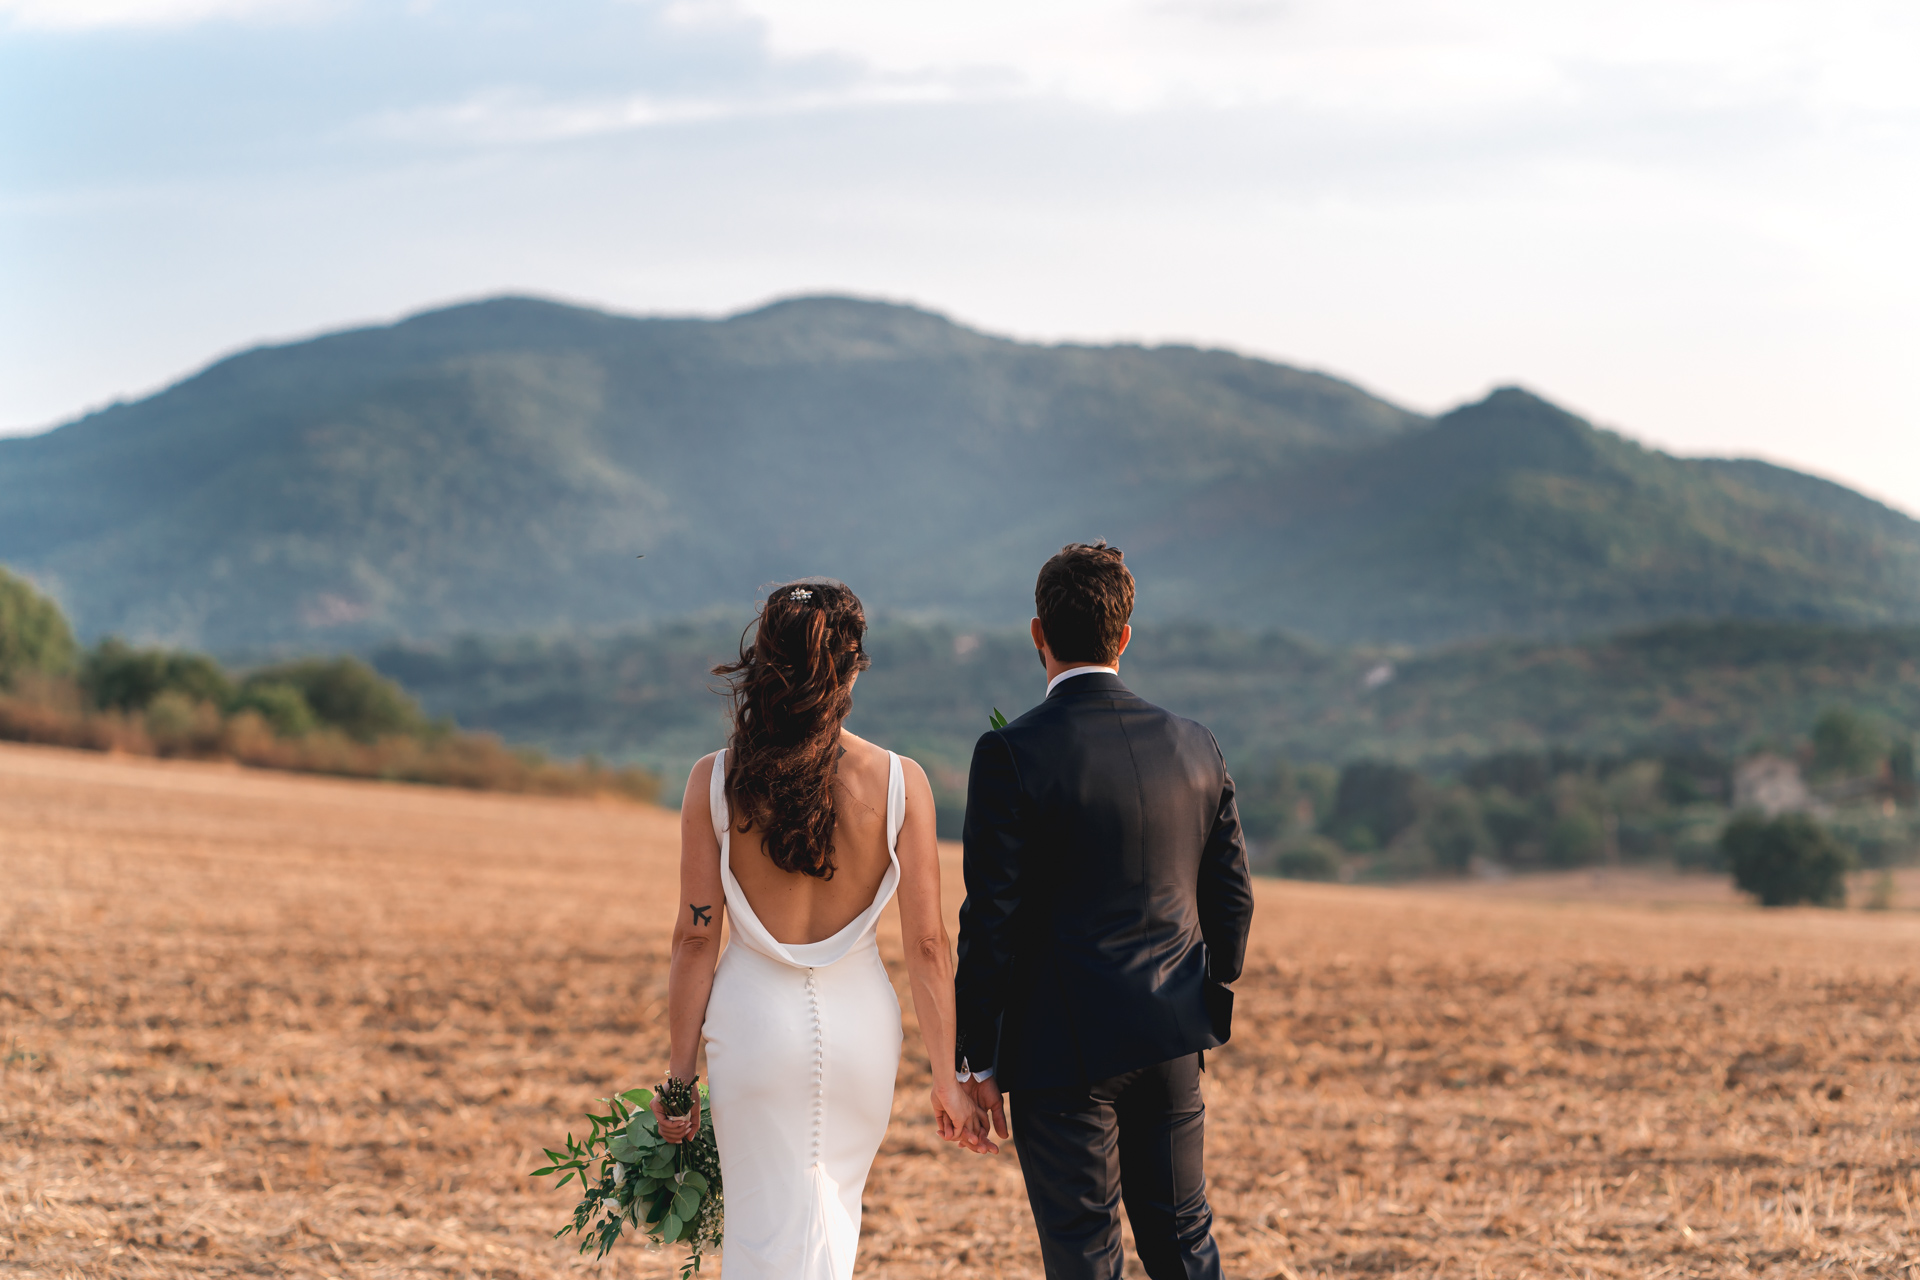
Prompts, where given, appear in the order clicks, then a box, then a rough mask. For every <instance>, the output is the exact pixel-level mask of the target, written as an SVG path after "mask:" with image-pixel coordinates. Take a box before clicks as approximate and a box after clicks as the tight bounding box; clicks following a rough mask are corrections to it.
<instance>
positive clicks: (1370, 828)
mask: <svg viewBox="0 0 1920 1280" xmlns="http://www.w3.org/2000/svg"><path fill="white" fill-rule="evenodd" d="M1424 788H1425V783H1424V781H1423V780H1422V779H1421V777H1420V775H1419V774H1417V773H1415V772H1414V771H1413V770H1412V769H1408V768H1405V767H1404V766H1401V765H1397V764H1384V763H1382V762H1380V761H1377V760H1361V761H1358V762H1356V763H1354V764H1350V765H1348V766H1347V767H1346V768H1344V769H1342V770H1341V771H1340V786H1339V789H1338V790H1337V791H1335V793H1334V797H1333V812H1332V813H1331V814H1329V815H1328V817H1327V821H1326V823H1325V831H1326V834H1328V835H1330V836H1332V837H1333V838H1334V839H1336V840H1338V841H1339V842H1340V843H1341V844H1343V845H1345V846H1346V847H1347V848H1349V849H1355V850H1362V851H1364V850H1369V849H1379V848H1384V847H1386V846H1387V845H1388V844H1389V843H1391V842H1392V840H1393V838H1394V837H1395V836H1397V835H1399V834H1400V833H1401V832H1402V831H1405V830H1406V829H1407V828H1408V827H1410V826H1412V825H1413V824H1414V822H1415V821H1417V820H1418V819H1419V817H1420V800H1421V796H1422V792H1423V790H1424Z"/></svg>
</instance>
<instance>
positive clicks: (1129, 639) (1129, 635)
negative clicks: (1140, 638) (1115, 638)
mask: <svg viewBox="0 0 1920 1280" xmlns="http://www.w3.org/2000/svg"><path fill="white" fill-rule="evenodd" d="M1132 643H1133V624H1132V623H1131V622H1123V623H1121V624H1120V647H1119V648H1118V649H1115V650H1114V651H1113V658H1114V661H1116V662H1118V661H1119V660H1120V655H1121V654H1123V653H1125V652H1126V651H1127V646H1128V645H1130V644H1132Z"/></svg>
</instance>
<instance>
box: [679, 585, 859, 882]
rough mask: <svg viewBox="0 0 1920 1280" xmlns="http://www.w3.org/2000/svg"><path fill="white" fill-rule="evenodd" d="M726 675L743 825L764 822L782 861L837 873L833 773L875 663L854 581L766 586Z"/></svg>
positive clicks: (733, 805) (805, 870)
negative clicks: (857, 689) (858, 682)
mask: <svg viewBox="0 0 1920 1280" xmlns="http://www.w3.org/2000/svg"><path fill="white" fill-rule="evenodd" d="M748 630H750V631H752V632H753V643H751V644H748V643H747V638H746V633H745V632H742V633H741V636H740V660H739V661H738V662H729V663H726V664H724V665H722V666H718V667H715V668H714V669H713V674H715V675H717V676H725V677H727V681H728V684H729V685H730V689H729V692H730V694H731V696H732V702H733V733H732V735H731V736H730V737H729V738H728V739H727V803H728V808H729V809H730V810H731V812H732V813H733V815H734V820H735V822H737V823H738V824H739V825H738V830H741V831H751V830H753V829H754V828H755V827H758V828H759V829H760V838H761V841H762V843H763V844H764V846H765V848H766V851H767V856H768V857H769V858H771V859H773V865H774V866H776V867H779V868H780V869H782V870H783V871H798V872H801V873H802V874H804V875H810V876H818V877H820V878H821V879H823V880H831V879H833V779H834V773H835V768H836V766H837V765H838V763H839V759H840V722H841V721H842V720H845V719H846V718H847V712H849V711H851V710H853V678H854V676H855V675H857V674H859V673H860V672H862V671H865V670H866V669H867V668H868V667H869V666H870V665H872V663H871V661H870V660H869V659H868V657H867V651H866V648H865V647H864V646H863V644H862V641H863V640H864V638H865V636H866V634H867V614H866V610H864V609H862V608H861V607H860V597H858V596H856V595H854V594H853V592H852V591H850V590H848V588H847V586H846V584H844V583H840V582H833V581H821V580H815V581H811V582H789V583H788V584H786V585H785V586H782V587H775V588H774V589H773V590H772V591H770V592H768V593H767V600H766V603H765V604H763V605H761V606H760V616H759V617H758V618H757V619H755V621H754V623H753V624H752V625H751V626H750V627H749V628H748Z"/></svg>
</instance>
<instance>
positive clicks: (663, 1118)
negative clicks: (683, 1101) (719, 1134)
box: [647, 1089, 700, 1143]
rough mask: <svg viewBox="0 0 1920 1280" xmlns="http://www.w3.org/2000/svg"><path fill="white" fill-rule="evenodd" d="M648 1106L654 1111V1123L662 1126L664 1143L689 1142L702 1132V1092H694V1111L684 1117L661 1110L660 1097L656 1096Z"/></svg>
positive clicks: (661, 1131)
mask: <svg viewBox="0 0 1920 1280" xmlns="http://www.w3.org/2000/svg"><path fill="white" fill-rule="evenodd" d="M647 1106H648V1107H649V1108H650V1109H651V1110H652V1111H653V1118H654V1121H655V1122H656V1123H657V1124H658V1125H659V1126H660V1138H661V1141H663V1142H676V1143H677V1142H687V1141H689V1140H691V1139H692V1138H693V1136H694V1135H695V1134H697V1133H699V1132H700V1091H699V1090H698V1089H695V1090H694V1091H693V1110H691V1111H689V1112H687V1114H685V1115H683V1116H670V1115H668V1114H666V1113H665V1112H664V1111H662V1110H660V1095H659V1094H657V1093H656V1094H654V1095H653V1101H652V1102H650V1103H648V1104H647Z"/></svg>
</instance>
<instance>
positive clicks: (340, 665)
mask: <svg viewBox="0 0 1920 1280" xmlns="http://www.w3.org/2000/svg"><path fill="white" fill-rule="evenodd" d="M268 685H278V686H281V687H284V688H290V689H292V690H294V691H296V692H297V693H299V694H300V696H301V697H302V698H303V699H304V700H305V701H306V704H307V707H308V708H309V709H310V710H311V711H312V713H313V716H314V718H315V719H316V720H318V721H319V722H320V723H321V724H324V725H328V726H331V727H332V728H335V729H338V730H340V731H341V732H342V733H344V734H346V735H347V736H348V737H350V738H353V739H355V740H356V741H359V742H373V741H376V740H378V739H380V738H383V737H387V736H389V735H393V734H409V733H421V732H424V731H425V730H426V729H427V728H428V727H429V726H428V725H427V721H426V717H425V716H423V715H421V713H420V708H419V706H418V705H417V704H416V703H415V702H414V700H413V699H412V698H409V697H408V696H407V694H406V691H405V690H403V689H402V688H401V687H400V686H399V685H397V684H395V683H394V682H393V681H391V680H389V679H387V678H386V677H385V676H383V675H381V674H380V673H379V672H377V671H375V670H374V669H373V668H372V667H370V666H368V665H367V664H366V663H364V662H362V661H360V660H359V659H358V658H303V659H301V660H300V661H298V662H287V663H282V664H281V665H279V666H274V667H268V668H266V669H264V670H261V671H256V672H254V673H253V674H252V675H250V676H248V677H247V679H246V682H245V683H244V684H243V685H242V686H241V694H242V696H243V697H244V696H247V695H248V694H250V693H252V692H254V691H256V690H259V689H261V688H264V687H266V686H268ZM263 714H264V713H263Z"/></svg>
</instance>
